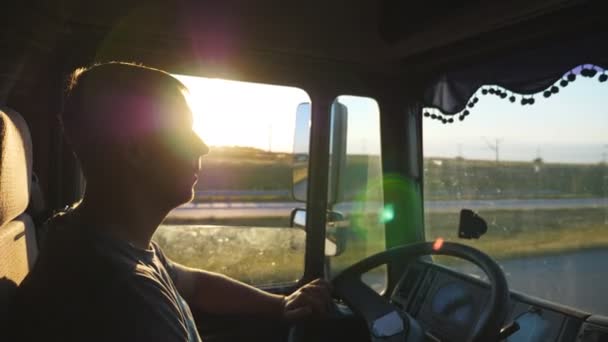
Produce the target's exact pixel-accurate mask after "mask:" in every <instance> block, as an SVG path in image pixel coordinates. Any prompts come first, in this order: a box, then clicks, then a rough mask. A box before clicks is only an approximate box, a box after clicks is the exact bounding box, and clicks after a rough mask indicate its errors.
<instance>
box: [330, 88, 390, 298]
mask: <svg viewBox="0 0 608 342" xmlns="http://www.w3.org/2000/svg"><path fill="white" fill-rule="evenodd" d="M340 113H342V114H341V115H342V116H346V118H347V120H346V125H345V126H346V127H344V126H343V125H337V124H336V120H339V115H340ZM332 123H333V124H332V128H333V129H334V130H336V129H338V130H339V129H342V130H343V131H344V132H345V133H346V137H342V139H340V138H341V136H340V134H332V139H331V141H330V144H331V150H332V156H331V158H330V160H331V162H330V164H331V166H330V191H331V187H332V179H334V177H333V176H332V173H334V174H335V171H336V170H337V171H338V172H337V177H335V179H336V181H335V185H336V186H335V187H334V189H335V191H336V192H337V193H336V194H334V196H331V194H330V196H329V198H332V197H333V198H335V199H336V201H335V203H334V204H333V206H331V208H330V210H332V211H337V212H339V213H341V214H342V215H344V219H345V222H346V224H337V225H336V226H335V227H332V226H331V225H330V227H328V229H327V232H328V236H329V238H330V239H331V238H332V235H333V234H337V235H338V236H341V237H342V238H343V239H344V240H343V241H344V248H343V252H342V253H341V254H339V255H337V256H335V257H331V258H330V259H329V263H330V265H331V266H330V273H331V274H332V275H335V274H338V273H339V272H340V270H342V269H344V268H346V267H348V266H350V265H352V264H353V263H355V262H357V261H359V260H361V259H364V258H365V257H367V256H370V255H372V254H375V253H378V252H380V251H383V250H385V235H384V221H383V219H384V217H383V215H382V213H383V211H382V209H383V208H384V205H383V187H382V185H383V184H382V154H381V150H380V109H379V107H378V103H377V102H376V101H375V100H374V99H371V98H367V97H358V96H339V97H338V98H336V100H335V101H334V103H333V105H332ZM344 138H345V139H344ZM344 143H345V144H346V148H345V150H344V152H345V160H344V161H343V162H338V160H339V159H340V158H339V156H336V155H335V154H337V153H340V152H339V151H340V150H341V149H339V148H335V147H336V145H337V144H344ZM336 168H337V169H336ZM363 280H364V281H365V282H366V283H367V284H368V285H370V286H371V287H372V288H373V289H375V290H376V291H378V292H382V291H383V290H384V289H385V287H386V269H385V268H379V269H376V270H372V271H370V272H368V273H367V274H365V275H364V276H363Z"/></svg>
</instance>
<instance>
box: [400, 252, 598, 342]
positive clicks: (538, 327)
mask: <svg viewBox="0 0 608 342" xmlns="http://www.w3.org/2000/svg"><path fill="white" fill-rule="evenodd" d="M489 295H490V287H489V286H488V284H487V283H485V282H483V281H481V280H479V279H476V278H474V277H472V276H468V275H465V274H461V273H458V272H455V271H452V270H450V269H448V268H446V267H443V266H440V265H437V264H433V263H430V262H427V261H422V260H419V261H415V262H412V263H410V265H409V266H408V268H407V270H406V272H404V274H403V276H402V278H401V280H400V281H399V282H398V284H397V286H396V287H395V290H394V291H393V293H392V295H391V302H392V303H393V304H394V305H395V306H396V307H397V308H399V309H400V310H403V311H406V312H408V313H409V314H410V315H411V316H413V317H414V318H416V319H417V320H418V322H419V323H420V324H421V325H422V327H423V328H424V329H425V330H426V331H428V332H429V334H430V335H432V336H433V337H435V338H436V339H437V340H440V341H464V340H465V338H466V337H467V333H468V332H470V331H471V330H472V329H473V328H474V326H475V324H476V323H477V321H478V317H479V315H480V314H481V313H482V311H483V309H484V308H485V305H486V303H487V300H488V298H489ZM509 304H510V305H509V315H508V318H507V321H506V322H505V323H506V324H508V323H511V322H516V323H517V325H518V326H519V330H517V331H516V332H514V333H513V334H512V335H511V336H509V337H508V338H507V340H506V341H507V342H537V341H538V342H540V341H543V342H545V341H551V342H553V341H555V342H557V341H581V342H583V341H585V342H587V341H589V342H596V341H608V319H606V318H602V317H599V316H590V315H589V314H587V313H584V312H580V311H577V310H575V309H572V308H568V307H564V306H560V305H559V304H556V303H552V302H548V301H544V300H541V299H538V298H534V297H530V296H526V295H524V294H520V293H516V292H511V299H510V303H509Z"/></svg>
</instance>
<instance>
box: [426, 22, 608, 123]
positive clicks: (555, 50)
mask: <svg viewBox="0 0 608 342" xmlns="http://www.w3.org/2000/svg"><path fill="white" fill-rule="evenodd" d="M581 66H582V67H581ZM606 67H608V35H607V34H604V33H602V34H596V35H587V36H581V37H578V38H577V39H576V40H568V41H561V42H556V43H552V44H550V45H545V46H538V47H533V48H530V49H528V50H521V51H518V52H517V53H514V54H509V55H505V56H503V57H500V58H497V59H495V60H492V61H490V62H488V63H485V64H483V65H475V66H471V67H468V68H465V69H460V70H454V71H450V72H447V73H444V74H442V75H439V76H438V77H437V79H436V80H435V81H434V82H432V83H431V86H430V87H428V88H427V89H426V90H425V93H424V103H425V105H426V106H428V107H435V108H438V109H439V110H441V111H442V112H443V113H445V114H455V113H459V112H462V111H463V110H465V108H466V106H467V104H468V103H469V101H470V98H471V96H472V95H473V94H474V93H475V92H476V91H477V90H478V89H479V88H480V87H481V86H484V85H486V86H490V85H496V86H499V87H502V88H505V89H506V90H507V91H508V92H509V95H511V93H514V94H517V95H531V94H536V93H545V92H546V91H550V90H551V87H553V86H554V84H556V83H557V84H556V86H559V84H560V82H561V81H560V79H562V78H564V79H567V76H568V75H569V74H574V75H575V76H576V77H600V76H601V75H602V73H603V72H604V69H605V68H606ZM583 69H594V70H595V72H588V71H583ZM581 72H583V75H581ZM591 74H593V76H591ZM571 77H572V76H571ZM601 79H604V77H602V78H601ZM561 83H562V85H563V83H565V82H561ZM606 83H607V85H608V82H606ZM520 97H521V96H520Z"/></svg>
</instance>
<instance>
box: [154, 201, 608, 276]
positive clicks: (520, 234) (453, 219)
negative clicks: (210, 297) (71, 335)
mask: <svg viewBox="0 0 608 342" xmlns="http://www.w3.org/2000/svg"><path fill="white" fill-rule="evenodd" d="M480 215H481V216H482V217H484V218H485V219H486V220H487V221H488V225H489V229H488V233H487V234H485V235H484V236H483V237H482V238H481V239H479V240H461V239H457V225H458V214H457V213H430V214H428V215H427V217H426V222H427V226H428V228H427V231H426V233H427V240H432V239H434V238H436V237H443V238H444V239H446V240H448V241H457V242H460V243H464V244H467V245H471V246H473V247H475V248H478V249H481V250H482V251H484V252H486V253H488V254H490V255H491V256H492V257H494V258H495V259H497V260H507V259H513V258H521V257H529V256H535V255H548V254H559V253H564V252H568V251H577V250H584V249H589V248H608V224H606V217H605V215H606V210H605V209H603V208H589V209H567V210H493V211H480ZM285 220H286V219H282V218H278V219H276V218H266V219H259V220H258V221H257V222H255V224H254V222H251V221H249V222H248V223H247V222H246V221H245V219H241V220H234V219H231V220H222V221H220V220H216V221H215V222H213V224H215V225H217V226H209V225H207V226H202V227H201V226H191V225H190V226H189V225H174V224H172V225H166V226H162V227H161V228H160V229H159V230H158V232H157V234H156V235H155V237H154V239H155V240H156V241H157V242H158V243H159V244H160V245H161V246H162V247H163V249H164V250H165V252H166V253H167V254H168V255H169V257H170V258H172V259H174V260H175V261H177V262H180V263H182V264H185V265H188V266H191V267H198V268H202V269H207V270H211V271H217V272H221V273H224V274H227V275H229V276H232V277H235V278H237V279H241V280H244V281H246V282H248V283H251V284H257V285H260V284H273V283H274V284H276V283H286V282H293V281H295V280H296V279H299V278H300V277H301V276H302V274H303V271H304V250H305V232H304V231H303V230H300V229H281V228H277V227H286V225H285V222H286V221H285ZM206 224H209V222H206ZM239 224H242V225H246V224H248V225H249V226H252V225H256V226H257V228H250V227H247V226H241V227H237V226H235V225H239ZM264 227H266V228H264ZM270 227H273V228H270ZM381 250H384V230H383V226H382V225H381V224H380V223H378V220H377V217H374V216H373V215H366V216H365V217H356V218H351V227H350V228H349V230H348V234H347V242H346V251H345V252H344V253H343V254H342V255H340V256H337V257H332V258H331V263H332V269H333V270H334V272H332V273H336V272H337V271H339V270H340V269H342V268H344V267H346V266H348V265H350V264H352V263H353V262H356V261H358V260H360V259H362V258H364V257H365V256H367V255H371V254H373V253H376V252H379V251H381ZM438 260H440V262H443V263H448V264H449V263H454V262H456V261H454V259H453V258H449V259H443V258H440V259H438Z"/></svg>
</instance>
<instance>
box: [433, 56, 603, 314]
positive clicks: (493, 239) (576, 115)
mask: <svg viewBox="0 0 608 342" xmlns="http://www.w3.org/2000/svg"><path fill="white" fill-rule="evenodd" d="M576 70H578V71H576ZM573 73H574V74H576V77H575V78H576V80H575V81H574V82H569V83H568V82H566V83H568V84H567V86H563V85H562V84H564V82H561V84H560V82H558V83H556V86H555V87H554V88H553V89H556V88H557V91H555V90H554V91H553V92H551V90H549V91H550V92H551V94H547V93H546V92H545V93H541V94H537V95H535V96H533V98H534V103H533V104H530V101H529V100H528V101H526V102H527V103H526V104H524V105H522V104H521V99H522V97H521V96H519V95H513V96H516V101H515V102H511V101H510V100H509V98H510V97H511V96H512V94H511V93H510V92H509V91H508V90H505V89H503V88H500V87H497V86H484V87H482V88H481V89H479V90H478V91H477V93H476V94H474V95H473V101H474V102H476V104H475V106H474V108H468V111H469V115H468V116H462V114H463V113H459V114H457V115H456V116H454V117H453V123H449V121H448V122H447V123H443V121H441V120H432V119H431V117H432V115H437V114H440V113H438V112H437V111H436V110H433V109H431V108H425V109H423V112H424V113H425V114H426V115H424V116H425V120H424V124H423V134H424V140H423V142H424V157H425V158H424V196H425V226H426V237H427V240H431V239H435V238H438V237H443V238H445V239H446V240H452V241H458V242H461V243H465V244H468V245H471V246H473V247H476V248H478V249H480V250H482V251H484V252H485V253H487V254H489V255H490V256H492V257H493V258H495V259H496V260H497V261H498V262H499V263H500V265H501V266H502V268H503V269H504V272H505V275H506V276H507V280H508V282H509V285H510V287H511V288H512V289H514V290H516V291H520V292H523V293H526V294H529V295H533V296H537V297H541V298H544V299H548V300H551V301H555V302H557V303H561V304H564V305H569V306H573V307H577V308H580V309H583V310H587V311H590V312H593V313H596V314H602V315H607V314H608V298H607V297H606V296H605V295H604V294H603V291H604V290H605V289H606V288H607V287H608V278H606V276H605V274H606V272H605V264H606V263H607V262H608V196H607V195H608V193H607V192H608V166H607V164H606V158H607V153H608V145H607V144H608V140H607V139H606V132H608V107H607V106H606V94H607V91H608V88H607V85H606V83H603V82H599V81H598V77H595V78H593V77H584V76H583V75H581V74H580V68H579V69H575V71H574V72H573ZM600 74H601V73H598V75H600ZM490 89H492V91H490ZM550 89H551V88H550ZM495 90H499V94H498V96H496V91H495ZM502 92H504V93H505V94H507V96H506V97H505V96H502V97H501V96H500V94H501V93H502ZM547 95H548V96H547ZM525 98H526V99H530V98H532V97H531V96H526V97H525ZM475 99H477V100H475ZM477 102H478V103H477ZM461 116H462V117H461ZM461 118H462V120H460V119H461ZM463 208H468V209H472V210H474V211H476V212H478V214H479V215H480V216H481V217H483V218H485V220H486V221H487V223H488V232H487V233H486V234H485V235H483V236H482V237H481V238H480V239H479V240H463V239H458V237H457V229H458V224H459V212H460V210H461V209H463ZM435 260H437V261H438V262H441V263H444V264H447V265H449V266H451V267H456V268H457V269H459V270H461V271H463V272H466V273H471V274H475V275H477V276H481V277H483V275H481V274H479V272H480V271H478V270H477V269H476V268H474V267H472V266H470V265H468V264H465V263H462V262H458V261H455V260H453V259H445V258H435Z"/></svg>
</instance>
